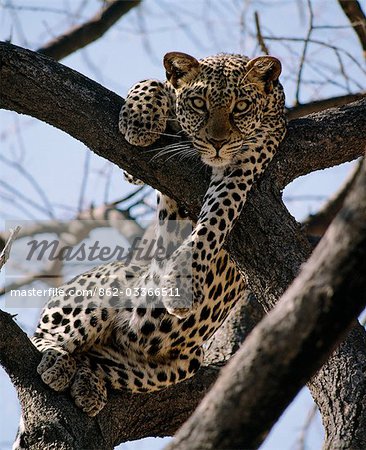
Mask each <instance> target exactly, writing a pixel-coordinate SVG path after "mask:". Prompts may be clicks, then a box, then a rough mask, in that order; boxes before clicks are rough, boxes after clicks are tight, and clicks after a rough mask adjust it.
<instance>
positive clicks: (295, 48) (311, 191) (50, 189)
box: [0, 0, 365, 450]
mask: <svg viewBox="0 0 366 450" xmlns="http://www.w3.org/2000/svg"><path fill="white" fill-rule="evenodd" d="M7 3H9V2H7V1H2V2H0V39H1V40H5V39H10V38H11V41H12V42H13V43H15V44H18V45H22V46H25V47H27V48H30V49H36V48H38V47H39V46H41V45H42V44H43V43H45V42H47V41H48V40H49V39H50V38H51V37H53V36H57V35H59V34H60V33H61V32H63V31H65V30H66V29H68V27H69V26H70V23H79V22H82V21H83V20H85V19H87V18H88V17H90V16H91V15H92V14H93V13H94V12H95V11H96V9H97V8H98V6H99V5H100V2H99V1H97V0H89V1H87V2H86V3H85V2H82V1H81V0H75V1H73V2H71V1H70V0H69V1H67V0H53V1H52V2H49V1H47V0H44V1H35V0H23V1H20V0H13V1H12V2H11V4H12V5H13V6H15V7H17V8H20V9H9V8H4V6H1V5H4V4H7ZM80 4H84V5H85V6H84V9H82V11H81V13H80V14H79V13H78V10H79V6H80ZM45 8H46V11H44V9H45ZM313 9H314V17H315V25H316V26H318V27H322V26H324V25H330V24H331V25H337V26H340V28H337V29H326V28H316V29H315V30H314V34H313V39H314V40H317V41H318V42H322V43H328V44H330V45H332V46H335V45H337V46H339V47H341V49H342V51H341V52H340V53H339V55H340V56H339V58H340V59H341V61H342V63H343V65H344V67H345V68H346V69H347V71H348V72H349V73H350V74H351V76H350V77H349V78H348V79H346V78H345V77H342V75H340V74H339V73H338V72H339V59H338V57H337V55H336V54H335V52H334V51H332V50H329V49H327V48H326V47H325V46H324V45H322V44H314V45H310V46H309V49H308V54H307V58H308V64H307V65H306V68H305V70H304V79H305V81H306V83H305V84H304V85H303V87H302V89H301V91H300V96H299V98H300V101H302V102H307V101H310V100H312V99H318V98H325V97H329V96H333V95H342V94H345V93H347V92H348V91H354V92H356V91H357V90H358V88H359V84H363V85H365V75H364V73H362V71H361V70H360V69H359V67H358V65H357V64H355V63H354V62H353V60H352V59H351V58H350V57H349V55H347V52H348V53H350V54H351V55H352V56H353V58H354V59H356V61H359V62H361V63H362V53H361V50H360V46H359V45H358V41H357V38H356V37H355V35H354V33H353V31H352V29H350V28H349V27H348V22H347V20H346V19H345V17H344V15H343V13H342V12H341V10H340V8H339V6H338V5H337V2H335V1H334V0H314V1H313ZM70 10H72V11H73V12H74V16H72V17H70V15H69V14H65V11H70ZM255 10H256V11H258V12H259V16H260V21H261V26H262V31H263V34H264V35H265V36H272V37H273V36H274V37H276V36H277V37H278V36H281V37H284V36H285V37H288V38H291V39H292V38H302V37H304V36H305V35H306V33H307V29H308V21H309V16H308V11H307V7H306V2H305V1H304V0H298V1H295V0H280V1H276V0H267V1H248V0H247V1H243V0H240V1H239V0H238V1H236V0H224V1H221V2H217V1H214V0H195V1H192V0H186V1H185V2H184V3H183V2H179V1H178V0H165V1H163V0H159V1H156V0H145V1H144V2H143V4H142V7H140V8H139V9H138V10H133V11H131V12H130V13H129V14H128V15H127V16H125V17H124V18H123V19H122V20H121V21H119V22H118V24H116V25H115V26H114V27H113V28H112V29H111V30H110V31H109V32H108V33H107V34H106V35H105V36H104V37H103V38H102V39H101V40H99V41H97V42H95V43H93V44H91V45H90V46H88V47H87V48H86V49H84V50H81V51H79V52H77V53H75V54H73V55H71V56H70V57H68V58H66V59H65V60H63V61H62V63H63V64H65V65H67V66H69V67H72V68H74V69H76V70H78V71H79V72H81V73H83V74H85V75H86V76H88V77H90V78H92V79H94V80H96V81H98V82H100V83H101V84H103V85H104V86H106V87H108V88H109V89H111V90H113V91H115V92H117V93H119V94H120V95H122V96H125V95H126V93H127V91H128V89H129V87H130V86H131V85H132V84H133V83H135V82H136V81H138V80H141V79H146V78H159V79H163V78H164V70H163V68H162V65H161V62H160V61H161V59H162V57H163V55H164V54H165V53H166V52H168V51H172V50H177V51H184V52H186V53H191V54H193V55H194V56H196V57H198V58H199V57H203V56H207V55H210V54H215V53H218V52H229V53H245V54H247V55H250V56H251V55H258V54H259V49H258V46H257V41H256V37H255V30H254V24H253V13H254V11H255ZM14 14H15V16H14ZM14 24H18V25H14ZM267 45H268V47H269V49H270V51H271V53H272V54H273V55H275V56H277V57H279V58H280V59H281V60H282V62H283V76H282V80H283V84H284V87H285V92H286V95H287V104H288V105H289V106H291V105H292V104H293V103H294V100H295V92H296V77H297V73H298V60H299V54H301V51H302V44H301V43H299V42H296V41H292V40H288V41H285V42H278V41H275V40H268V41H267ZM0 154H2V155H4V156H6V157H7V158H8V159H10V160H12V161H15V162H19V163H20V164H22V165H23V166H24V167H25V168H26V169H27V171H28V172H29V173H30V174H31V176H32V177H33V178H34V179H36V180H37V182H38V184H39V186H40V188H41V189H42V190H43V191H44V192H45V193H46V195H47V198H48V199H49V202H50V203H51V204H52V205H56V206H55V208H54V214H55V216H56V217H57V218H60V219H69V218H71V217H73V215H74V214H75V211H76V210H77V207H78V205H79V203H80V187H81V183H82V177H83V168H84V167H85V164H89V165H90V168H91V170H90V174H89V177H88V183H87V188H86V193H85V197H84V198H83V199H82V206H83V207H85V208H86V207H88V206H89V205H90V204H91V203H94V204H95V205H98V204H101V203H103V202H104V199H105V198H106V194H105V187H106V182H107V179H108V180H110V188H109V193H108V196H107V198H108V200H115V199H116V198H119V197H123V196H124V195H125V194H126V193H127V192H129V191H131V189H133V188H132V187H131V186H130V185H128V184H127V183H125V182H124V180H123V176H122V173H121V171H120V170H119V169H118V168H117V167H115V166H113V165H112V164H110V163H108V162H106V161H105V160H103V159H102V158H100V157H98V156H96V155H94V154H92V153H91V152H89V151H88V149H87V148H86V147H85V146H84V145H83V144H81V143H80V142H78V141H75V140H74V139H73V138H71V137H70V136H68V135H67V134H65V133H63V132H61V131H59V130H57V129H55V128H53V127H51V126H49V125H46V124H43V123H41V122H39V121H37V120H34V119H31V118H29V117H25V116H18V115H16V114H15V113H11V112H5V111H0ZM0 163H1V161H0ZM351 166H352V164H345V165H342V166H340V167H335V168H333V169H331V170H326V171H319V172H316V173H313V174H311V175H309V176H306V177H302V178H300V179H298V180H296V181H294V182H293V183H291V185H289V186H288V187H287V188H286V190H285V192H284V197H285V199H289V201H288V202H287V205H288V207H289V209H290V211H291V212H292V214H294V215H295V217H296V218H297V219H298V220H301V219H303V218H304V217H306V216H307V215H308V214H309V213H311V212H315V211H316V210H317V208H318V207H319V206H320V205H321V200H322V199H326V198H327V197H328V196H329V195H330V194H332V193H333V192H334V191H335V190H336V189H337V187H338V186H339V185H340V184H341V183H342V180H343V179H344V178H345V177H346V176H347V174H348V172H349V171H350V169H351ZM15 179H16V187H17V189H18V190H19V191H20V192H21V193H23V194H24V195H26V197H27V198H28V199H31V200H33V201H34V202H36V203H38V204H39V205H41V207H42V206H43V204H44V201H43V200H42V198H41V197H40V195H39V194H38V193H37V191H36V190H35V189H34V186H33V185H32V184H31V183H29V181H28V180H27V179H26V178H25V177H23V176H20V175H19V173H18V172H17V171H16V170H13V169H11V168H10V167H9V166H6V165H4V164H3V163H1V165H0V180H3V181H6V182H7V183H13V182H14V180H15ZM0 195H2V197H0V202H1V203H0V223H1V227H2V228H5V227H6V223H5V221H4V219H6V220H17V219H19V220H21V219H29V218H32V217H33V218H36V219H47V218H48V217H47V214H45V213H43V212H42V211H40V210H39V209H37V208H34V207H33V206H32V205H31V204H30V202H29V201H24V202H20V203H21V207H20V208H19V206H18V205H17V204H16V203H15V202H14V198H13V197H12V195H11V193H9V192H8V191H7V190H6V189H4V187H3V186H1V185H0ZM299 196H301V197H302V196H307V197H314V198H315V199H313V200H309V201H304V200H296V198H297V197H299ZM7 199H8V200H7ZM290 200H291V201H290ZM0 307H3V304H2V300H1V299H0ZM11 312H12V313H19V321H20V323H22V324H24V326H25V327H26V329H27V330H28V331H29V332H31V331H32V328H34V326H35V323H36V320H37V317H38V314H39V312H38V311H34V310H30V309H27V310H26V311H24V310H23V311H20V310H19V311H15V310H14V309H11ZM0 397H1V399H2V403H3V407H2V408H1V411H0V450H3V449H4V450H6V449H7V448H9V447H8V445H9V442H11V440H12V437H13V436H14V434H15V429H16V424H17V421H18V413H19V412H18V406H17V402H16V399H15V394H14V391H13V389H12V387H11V385H10V383H9V382H8V379H7V377H6V375H5V373H4V372H3V371H1V370H0ZM310 405H311V398H310V397H309V395H308V394H307V393H306V391H303V393H302V394H301V395H300V396H299V397H298V399H297V401H296V402H295V403H294V404H293V405H292V406H291V407H290V408H289V409H288V411H287V412H286V413H285V414H284V416H283V418H282V419H281V421H280V422H279V424H278V425H277V426H276V427H275V429H274V430H273V431H272V433H271V435H270V437H269V439H267V441H266V443H265V444H264V445H263V449H266V450H272V449H277V448H281V449H284V450H285V449H290V448H294V443H295V442H296V439H297V435H298V432H299V429H300V427H301V424H302V423H303V422H304V421H305V418H306V415H307V413H308V410H309V408H310ZM321 436H322V434H321V427H320V425H319V422H315V423H314V425H313V428H312V431H311V433H310V437H309V441H308V447H307V448H311V449H318V448H320V447H321ZM162 445H163V444H162V442H161V440H154V441H152V440H149V441H147V443H146V441H141V442H137V443H128V444H127V445H126V446H125V447H124V448H128V449H136V450H137V449H138V450H140V449H145V448H146V449H152V448H155V449H158V448H161V447H162Z"/></svg>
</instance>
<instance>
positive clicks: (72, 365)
mask: <svg viewBox="0 0 366 450" xmlns="http://www.w3.org/2000/svg"><path fill="white" fill-rule="evenodd" d="M75 371H76V362H75V359H74V358H73V357H72V356H71V355H70V354H69V353H67V352H66V351H62V350H56V349H48V350H46V351H45V352H44V353H43V355H42V360H41V362H40V364H39V365H38V367H37V372H38V373H39V375H41V378H42V380H43V382H44V383H46V384H47V385H48V386H49V387H50V388H51V389H53V390H55V391H64V390H65V389H66V388H67V387H68V386H69V384H70V382H71V380H72V378H73V377H74V375H75Z"/></svg>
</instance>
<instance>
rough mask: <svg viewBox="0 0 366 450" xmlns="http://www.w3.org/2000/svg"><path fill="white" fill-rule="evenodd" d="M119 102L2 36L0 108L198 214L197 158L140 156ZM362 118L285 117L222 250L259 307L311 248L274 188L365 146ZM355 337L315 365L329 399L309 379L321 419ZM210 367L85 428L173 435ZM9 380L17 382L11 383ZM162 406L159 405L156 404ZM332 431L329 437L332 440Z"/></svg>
mask: <svg viewBox="0 0 366 450" xmlns="http://www.w3.org/2000/svg"><path fill="white" fill-rule="evenodd" d="M122 101H123V100H122V99H121V98H120V97H119V96H118V95H116V94H114V93H112V92H110V91H108V90H107V89H105V88H103V87H102V86H100V85H99V84H97V83H95V82H93V81H91V80H89V79H88V78H86V77H84V76H82V75H80V74H78V73H77V72H75V71H73V70H71V69H69V68H67V67H64V66H62V65H61V64H58V63H56V62H54V61H52V60H50V59H48V58H45V57H44V56H42V55H38V54H35V53H33V52H30V51H27V50H24V49H20V48H18V47H15V46H12V45H10V44H6V43H3V44H0V107H1V108H5V109H9V110H14V111H17V112H18V113H22V114H29V115H31V116H33V117H36V118H38V119H40V120H43V121H45V122H47V123H49V124H51V125H53V126H56V127H58V128H60V129H61V130H63V131H65V132H67V133H68V134H70V135H71V136H73V137H75V138H76V139H79V140H81V141H82V142H83V143H84V144H85V145H87V146H88V147H89V148H90V149H91V150H93V151H94V152H96V153H97V154H99V155H101V156H103V157H105V158H106V159H109V160H110V161H112V162H114V163H116V164H117V165H118V166H120V167H123V168H124V169H126V170H127V171H128V172H130V173H131V174H132V175H135V176H137V177H138V178H140V179H142V180H143V181H145V182H147V183H148V184H150V185H152V186H154V187H156V188H158V189H159V190H161V191H162V192H164V193H166V194H168V195H170V196H172V197H173V198H175V199H176V200H178V201H179V202H180V203H182V204H184V205H185V206H186V208H187V209H188V211H189V212H190V214H191V216H192V217H193V218H194V217H196V215H197V213H198V211H199V208H200V205H201V200H202V197H203V194H204V192H205V190H206V188H207V185H208V179H209V174H208V173H207V171H202V170H201V165H200V163H199V161H198V159H197V165H192V164H191V163H190V164H188V163H186V162H185V161H184V160H183V161H182V162H181V163H180V164H179V166H177V165H176V164H175V163H174V161H172V160H170V161H164V160H162V159H158V158H156V159H153V160H152V155H153V153H151V152H149V153H147V154H146V153H144V152H143V150H141V149H138V148H135V147H132V146H130V145H129V144H127V143H126V141H124V139H123V137H122V136H121V135H120V134H119V133H118V126H117V123H118V114H119V110H120V107H121V105H122ZM365 126H366V99H365V98H363V99H361V100H359V101H358V102H356V103H353V104H350V105H346V106H343V107H341V108H337V109H333V110H329V111H326V112H324V113H320V114H316V115H311V116H308V117H306V118H303V119H298V120H294V121H292V122H290V124H289V131H288V135H287V138H286V139H285V141H284V143H283V145H282V146H281V149H280V151H279V153H278V155H277V156H276V158H275V160H274V161H273V163H272V164H271V166H270V169H269V170H268V171H267V173H266V174H265V176H264V177H263V178H262V180H261V182H260V183H259V184H258V185H257V186H256V187H255V188H254V189H253V192H252V193H251V195H250V198H249V200H248V203H247V205H246V208H245V211H244V213H243V215H242V217H241V218H240V220H239V221H238V223H237V225H236V227H235V229H234V231H233V233H232V235H231V237H230V239H229V242H228V243H227V248H228V250H229V251H230V252H231V254H232V255H233V257H234V258H235V260H236V261H237V263H238V264H239V266H240V268H241V269H242V270H243V273H245V275H246V276H247V277H248V280H249V282H250V289H251V291H252V292H253V293H254V294H255V296H256V298H257V299H258V301H259V302H260V303H261V304H262V306H263V307H264V309H266V310H269V309H271V308H272V307H273V306H274V305H275V303H276V302H277V300H278V298H279V297H280V296H281V295H282V294H283V292H284V291H285V289H286V288H287V287H288V286H289V284H290V283H291V282H292V280H293V279H294V278H295V277H296V275H297V274H298V272H299V268H300V266H301V264H302V263H303V262H304V261H305V260H306V259H307V258H308V257H309V255H310V250H311V248H310V245H309V243H308V241H307V239H306V236H305V235H304V234H303V233H302V230H301V228H300V226H299V225H298V224H297V223H296V221H295V220H294V219H293V218H292V217H291V216H290V214H289V213H288V211H287V210H286V208H285V207H284V205H283V203H282V200H281V190H282V189H283V188H284V187H285V186H286V184H287V183H289V182H290V181H292V180H293V179H295V178H297V177H298V176H300V175H304V174H307V173H310V172H312V171H314V170H318V169H322V168H326V167H330V166H334V165H336V164H340V163H342V162H345V161H351V160H353V159H355V158H357V157H359V156H361V155H362V154H363V153H364V151H365V133H364V130H365ZM177 140H178V137H177V138H169V139H168V138H166V137H164V138H162V139H160V140H159V141H158V142H157V143H156V144H154V146H153V148H156V149H158V148H160V147H161V146H163V145H166V144H167V143H171V142H173V141H174V142H175V141H177ZM192 167H193V169H192ZM234 328H235V327H234ZM362 339H364V331H363V330H362V333H361V331H360V334H359V335H356V336H354V337H353V340H352V342H349V339H348V340H347V341H346V343H345V346H342V347H340V349H339V350H338V351H337V354H336V355H335V356H334V358H335V361H336V367H334V366H333V365H332V366H329V367H328V368H326V370H321V371H320V372H319V377H320V378H321V379H322V382H323V383H325V384H327V386H328V388H329V397H326V398H325V399H324V396H323V395H322V392H320V390H319V385H318V384H316V383H315V382H314V383H313V384H312V385H311V388H312V392H313V395H314V398H315V399H316V400H319V401H318V404H319V406H320V407H321V412H322V414H323V417H325V420H324V423H325V425H328V424H330V422H327V419H326V418H327V416H328V415H329V412H331V411H332V404H333V403H334V401H335V396H336V395H337V393H336V390H335V389H332V388H334V376H336V374H337V373H338V367H339V368H340V370H342V367H344V366H345V365H348V367H349V368H350V371H351V372H352V374H354V375H355V376H357V375H360V373H363V372H362V371H361V372H360V366H359V361H360V356H359V353H358V354H357V355H356V354H353V355H352V354H351V355H350V353H349V352H347V351H346V350H347V345H348V343H349V345H357V346H358V348H359V349H360V352H361V353H362V355H363V357H364V356H365V354H366V348H365V347H364V346H363V347H362V342H363V341H362ZM361 341H362V342H361ZM352 367H353V368H354V369H352ZM356 369H357V370H356ZM212 371H213V372H212ZM212 374H213V375H212ZM216 375H217V370H216V369H215V370H214V369H213V368H212V367H210V368H209V369H203V370H202V371H200V372H199V374H198V375H197V376H196V377H195V378H194V380H191V381H189V382H187V383H183V384H181V385H177V386H174V387H173V388H171V389H168V390H167V391H165V392H164V393H159V394H154V395H149V396H128V395H127V394H126V395H122V396H118V398H116V399H114V398H113V399H112V401H111V402H110V403H109V404H108V406H107V409H106V410H105V411H104V412H103V413H102V414H101V417H99V416H98V418H97V419H95V420H94V421H93V424H94V425H93V426H97V427H98V430H99V432H101V431H100V430H103V432H102V434H103V435H105V430H106V432H107V435H108V436H109V439H110V440H112V441H113V444H117V443H118V442H120V441H123V440H128V439H138V438H141V437H144V436H149V435H150V436H151V435H153V436H157V435H159V436H162V435H168V434H171V433H172V432H174V430H176V429H177V427H179V426H180V425H181V423H182V422H183V421H184V420H185V418H187V417H188V416H189V414H190V413H191V412H192V411H193V410H194V407H195V406H196V405H197V403H198V401H199V400H200V399H201V398H202V396H203V395H204V393H205V392H206V391H207V389H208V387H209V385H210V384H211V383H212V381H213V380H214V379H215V377H216ZM337 380H338V383H339V389H342V390H343V391H344V396H345V397H347V398H356V395H362V392H364V391H365V386H366V380H365V374H364V373H363V376H362V377H361V378H360V381H359V383H358V384H357V385H356V386H350V385H349V384H347V383H346V384H342V379H340V378H339V377H338V378H337ZM196 383H197V384H196ZM14 384H15V385H16V382H15V381H14ZM355 389H356V390H357V392H358V394H356V393H355ZM25 391H26V389H23V392H25ZM184 393H186V394H184ZM51 394H52V393H49V395H51ZM24 395H26V394H24ZM60 398H64V397H63V396H60ZM21 399H22V397H21ZM164 399H165V403H164ZM320 399H321V401H320ZM29 401H31V399H30V400H29ZM65 402H66V399H65ZM22 403H23V406H25V407H27V406H29V405H28V403H27V402H26V401H25V400H22ZM113 405H118V406H113ZM161 405H164V406H165V409H161V408H160V406H161ZM352 406H353V407H354V408H358V409H359V414H358V416H357V417H360V420H359V421H358V422H357V424H356V428H358V429H359V430H362V429H363V430H364V429H365V428H366V423H365V421H362V417H363V418H364V415H362V414H361V411H363V410H364V408H366V404H365V403H364V404H361V405H360V404H354V405H352ZM69 407H70V408H72V406H69ZM154 408H157V409H154ZM136 411H137V412H138V415H139V416H140V420H138V419H137V418H136V414H133V415H132V417H130V416H131V412H136ZM157 411H164V414H163V416H162V417H163V420H160V419H159V417H158V413H157ZM182 411H183V412H182ZM126 412H127V414H126ZM112 413H113V414H112ZM279 413H280V411H277V414H279ZM106 415H108V416H106ZM79 416H80V414H79ZM103 417H104V418H106V417H108V418H107V419H106V420H104V422H103V423H102V422H100V421H101V420H103ZM344 419H346V418H345V417H344ZM82 420H83V421H84V420H87V419H85V418H84V417H83V419H82ZM88 420H92V419H88ZM340 420H341V423H342V427H341V428H342V434H343V435H342V442H343V443H344V442H346V443H348V444H351V443H352V442H353V436H354V432H355V426H354V424H350V423H349V422H348V421H347V420H342V418H340ZM48 426H50V424H49V423H48ZM99 427H100V428H99ZM85 429H87V428H85ZM111 436H113V438H111ZM327 436H328V435H327ZM329 436H330V434H329ZM336 439H337V438H335V439H333V440H332V444H333V445H335V446H336V444H337V441H336ZM339 443H340V442H339ZM342 445H343V444H342ZM34 448H35V447H34ZM75 448H78V447H75ZM79 448H80V447H79ZM81 448H83V447H81ZM90 448H95V447H93V446H91V447H90ZM103 448H109V447H108V446H106V447H103ZM344 448H345V447H344Z"/></svg>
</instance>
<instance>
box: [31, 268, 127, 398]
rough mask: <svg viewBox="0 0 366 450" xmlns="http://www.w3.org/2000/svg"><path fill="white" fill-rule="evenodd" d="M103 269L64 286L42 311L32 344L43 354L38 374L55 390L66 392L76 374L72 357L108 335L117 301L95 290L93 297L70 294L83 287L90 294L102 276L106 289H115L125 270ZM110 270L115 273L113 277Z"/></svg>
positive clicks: (115, 312)
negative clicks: (106, 284)
mask: <svg viewBox="0 0 366 450" xmlns="http://www.w3.org/2000/svg"><path fill="white" fill-rule="evenodd" d="M106 267H107V266H105V267H104V268H99V269H96V270H94V271H91V272H89V273H86V274H83V275H80V276H79V277H78V278H77V279H75V280H74V281H73V282H71V283H70V284H68V285H66V286H63V288H61V289H62V294H60V295H59V296H58V297H54V298H52V299H51V300H50V301H49V302H48V304H47V305H46V307H45V308H44V311H43V313H42V316H41V319H40V322H39V324H38V327H37V329H36V332H35V334H34V337H33V338H32V342H33V344H34V345H35V346H36V347H37V348H38V349H39V350H40V351H41V352H42V354H43V355H42V360H41V362H40V364H39V366H38V369H37V370H38V373H39V374H40V375H41V377H42V380H43V381H44V382H45V383H46V384H47V385H49V386H50V387H51V388H52V389H54V390H56V391H62V390H64V389H66V388H67V387H68V386H69V384H70V382H71V380H72V378H73V376H74V374H75V370H76V363H75V359H74V355H73V354H74V353H77V352H80V351H85V350H87V349H88V348H89V347H91V346H92V345H94V343H95V342H97V341H101V340H103V339H106V338H107V337H108V333H110V332H111V328H112V325H113V321H114V318H115V316H116V314H117V309H116V305H115V302H116V300H118V298H116V297H110V296H109V297H108V296H107V297H106V296H105V295H98V293H97V291H98V290H97V291H95V295H93V296H92V297H89V296H88V295H86V296H83V295H76V296H75V295H73V293H72V292H75V290H77V289H79V290H80V289H81V288H82V287H83V288H85V289H86V291H87V292H89V291H90V292H92V290H91V289H89V287H90V288H91V287H92V286H96V282H98V283H100V280H101V279H102V277H103V276H105V277H106V278H108V280H109V284H108V287H109V288H111V287H112V288H113V286H118V283H117V284H114V283H116V280H117V279H118V278H121V277H122V276H123V273H124V272H125V270H126V269H125V268H124V267H123V266H121V265H120V264H114V265H108V269H107V270H106ZM113 267H115V268H116V270H117V272H115V273H113V274H112V268H113ZM111 277H112V280H111ZM113 278H115V280H113ZM103 286H104V285H101V286H100V287H103ZM61 289H60V290H61Z"/></svg>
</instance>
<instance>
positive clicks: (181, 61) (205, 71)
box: [164, 52, 281, 167]
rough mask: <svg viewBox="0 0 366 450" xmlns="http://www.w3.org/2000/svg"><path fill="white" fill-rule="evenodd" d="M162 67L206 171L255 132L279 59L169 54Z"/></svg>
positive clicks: (225, 160)
mask: <svg viewBox="0 0 366 450" xmlns="http://www.w3.org/2000/svg"><path fill="white" fill-rule="evenodd" d="M164 67H165V69H166V74H167V79H168V82H169V83H170V84H171V86H172V87H173V88H174V90H175V95H176V115H177V119H178V121H179V123H180V126H181V127H182V129H183V131H184V132H185V133H186V134H187V135H188V136H189V137H190V138H191V139H192V143H193V146H194V147H195V148H196V149H197V151H198V152H199V154H200V156H201V159H202V161H203V162H204V163H205V164H208V165H210V166H212V167H225V166H226V165H227V164H229V163H231V162H232V161H234V160H235V158H236V157H237V156H238V155H240V154H241V153H242V152H243V150H245V149H246V143H248V142H251V140H252V139H253V138H254V139H255V136H256V135H257V134H258V133H260V132H261V124H262V121H263V117H264V115H265V114H266V113H267V112H268V110H269V106H268V105H269V103H270V102H269V97H270V96H271V95H272V93H273V90H274V88H275V87H276V86H277V85H278V77H279V75H280V73H281V63H280V62H279V60H278V59H276V58H274V57H272V56H261V57H258V58H255V59H249V58H247V57H245V56H241V55H227V54H222V55H217V56H212V57H208V58H204V59H202V60H200V61H198V60H197V59H195V58H194V57H193V56H190V55H187V54H185V53H179V52H171V53H167V54H166V55H165V57H164Z"/></svg>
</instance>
